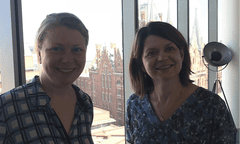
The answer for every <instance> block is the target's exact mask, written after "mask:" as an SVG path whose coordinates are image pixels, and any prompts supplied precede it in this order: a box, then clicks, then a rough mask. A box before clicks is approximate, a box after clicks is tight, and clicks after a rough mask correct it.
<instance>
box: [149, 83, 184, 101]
mask: <svg viewBox="0 0 240 144" xmlns="http://www.w3.org/2000/svg"><path fill="white" fill-rule="evenodd" d="M153 84H154V89H153V90H152V92H150V95H151V97H152V100H154V101H158V102H159V103H162V104H165V103H167V102H168V101H169V100H170V99H174V98H176V97H179V96H180V95H181V93H182V91H183V88H184V87H183V85H182V84H181V82H180V79H179V78H177V79H174V80H167V81H160V80H158V81H153Z"/></svg>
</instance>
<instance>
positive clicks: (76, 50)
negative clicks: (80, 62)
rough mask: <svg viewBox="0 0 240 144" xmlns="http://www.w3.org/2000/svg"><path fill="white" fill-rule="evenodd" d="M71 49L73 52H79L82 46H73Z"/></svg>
mask: <svg viewBox="0 0 240 144" xmlns="http://www.w3.org/2000/svg"><path fill="white" fill-rule="evenodd" d="M72 51H73V52H74V53H80V52H81V51H83V50H82V48H79V47H76V48H73V49H72Z"/></svg>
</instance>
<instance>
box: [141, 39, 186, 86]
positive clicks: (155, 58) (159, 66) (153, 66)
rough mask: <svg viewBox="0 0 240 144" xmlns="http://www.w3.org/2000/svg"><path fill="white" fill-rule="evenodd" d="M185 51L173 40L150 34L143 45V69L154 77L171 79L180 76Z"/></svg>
mask: <svg viewBox="0 0 240 144" xmlns="http://www.w3.org/2000/svg"><path fill="white" fill-rule="evenodd" d="M183 57H184V54H183V51H182V50H181V51H180V50H179V48H178V47H177V46H176V45H175V44H174V43H173V42H171V41H169V40H167V39H165V38H162V37H159V36H153V35H150V36H148V37H147V38H146V40H145V42H144V47H143V55H142V62H143V66H144V68H143V70H144V71H145V72H146V73H147V74H148V75H149V76H150V77H151V78H152V80H153V82H154V81H158V80H170V79H175V78H178V77H179V73H180V71H181V68H182V62H183Z"/></svg>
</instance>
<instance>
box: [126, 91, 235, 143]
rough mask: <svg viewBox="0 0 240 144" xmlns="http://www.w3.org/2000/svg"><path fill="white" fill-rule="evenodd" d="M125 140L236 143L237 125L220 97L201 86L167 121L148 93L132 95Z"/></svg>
mask: <svg viewBox="0 0 240 144" xmlns="http://www.w3.org/2000/svg"><path fill="white" fill-rule="evenodd" d="M126 139H127V141H128V142H130V143H135V144H145V143H148V144H149V143H161V144H236V127H235V125H234V122H233V119H232V116H231V115H230V113H229V111H228V110H227V108H226V105H225V102H224V101H223V100H222V99H221V97H220V96H218V95H217V94H214V93H212V92H210V91H208V90H206V89H204V88H201V87H199V88H198V89H197V90H196V91H195V92H194V93H193V94H192V95H191V96H189V97H188V98H187V99H186V101H185V102H184V103H183V104H182V105H181V106H180V107H179V108H178V109H177V110H176V111H175V113H174V114H173V115H172V116H171V117H170V118H169V119H167V120H166V121H165V122H161V121H160V120H159V119H158V117H157V115H156V113H155V112H154V110H153V108H152V106H151V104H150V101H149V95H148V94H145V96H144V98H143V99H139V96H137V95H135V94H132V95H131V96H130V98H129V99H128V102H127V112H126Z"/></svg>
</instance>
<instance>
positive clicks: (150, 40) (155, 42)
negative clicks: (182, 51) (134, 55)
mask: <svg viewBox="0 0 240 144" xmlns="http://www.w3.org/2000/svg"><path fill="white" fill-rule="evenodd" d="M168 45H175V43H173V42H172V41H170V40H168V39H165V38H163V37H160V36H155V35H150V36H148V37H147V38H146V39H145V41H144V45H143V49H146V48H159V47H165V46H168ZM175 46H176V45H175Z"/></svg>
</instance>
